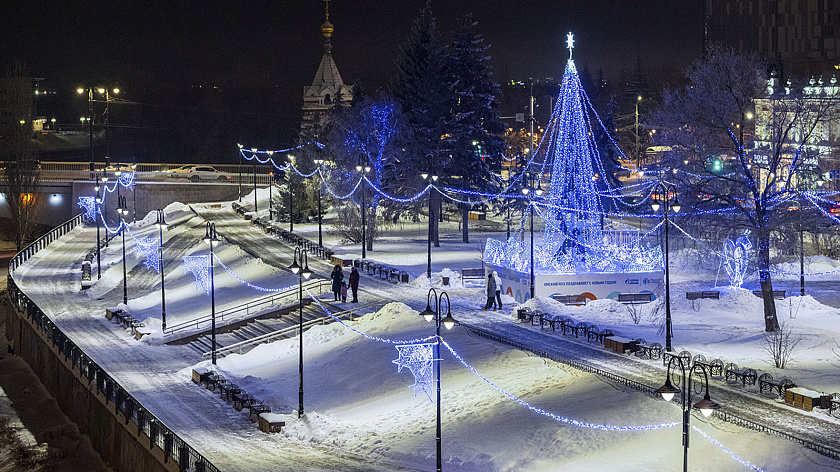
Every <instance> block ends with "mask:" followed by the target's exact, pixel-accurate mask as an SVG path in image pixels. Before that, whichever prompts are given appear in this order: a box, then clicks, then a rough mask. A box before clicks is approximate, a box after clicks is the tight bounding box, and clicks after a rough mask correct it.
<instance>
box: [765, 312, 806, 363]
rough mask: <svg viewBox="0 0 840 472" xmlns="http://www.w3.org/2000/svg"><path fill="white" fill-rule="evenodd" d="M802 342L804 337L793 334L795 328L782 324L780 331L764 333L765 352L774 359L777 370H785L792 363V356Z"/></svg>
mask: <svg viewBox="0 0 840 472" xmlns="http://www.w3.org/2000/svg"><path fill="white" fill-rule="evenodd" d="M801 341H802V336H801V335H798V334H793V326H792V325H791V324H790V323H784V322H782V323H781V324H779V329H777V330H775V331H769V332H765V333H764V345H763V346H762V347H763V348H764V351H765V352H766V353H767V354H769V355H770V357H771V358H772V359H773V365H775V366H776V368H777V369H784V368H785V366H787V363H788V361H790V355H791V354H792V353H793V350H794V349H796V346H797V345H798V344H799V343H800V342H801Z"/></svg>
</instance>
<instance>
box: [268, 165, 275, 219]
mask: <svg viewBox="0 0 840 472" xmlns="http://www.w3.org/2000/svg"><path fill="white" fill-rule="evenodd" d="M272 187H274V171H271V170H270V171H268V221H274V202H273V199H274V196H273V195H272Z"/></svg>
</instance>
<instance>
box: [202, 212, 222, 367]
mask: <svg viewBox="0 0 840 472" xmlns="http://www.w3.org/2000/svg"><path fill="white" fill-rule="evenodd" d="M201 240H202V241H204V243H205V244H208V245H209V246H210V343H211V345H212V346H211V348H212V351H211V360H212V362H213V365H216V285H215V282H214V280H213V246H215V245H217V244H219V241H221V240H220V239H219V237H218V234H217V233H216V225H215V224H213V223H211V222H209V221H208V222H207V226H206V228H205V230H204V237H203V238H201Z"/></svg>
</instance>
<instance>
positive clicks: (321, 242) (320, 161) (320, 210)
mask: <svg viewBox="0 0 840 472" xmlns="http://www.w3.org/2000/svg"><path fill="white" fill-rule="evenodd" d="M323 163H324V160H323V159H315V164H317V165H318V178H319V179H320V182H318V247H324V239H323V236H322V235H321V213H323V207H322V206H321V190H322V189H323V187H324V175H323V173H322V172H321V170H322V169H323V168H322V167H321V165H322V164H323Z"/></svg>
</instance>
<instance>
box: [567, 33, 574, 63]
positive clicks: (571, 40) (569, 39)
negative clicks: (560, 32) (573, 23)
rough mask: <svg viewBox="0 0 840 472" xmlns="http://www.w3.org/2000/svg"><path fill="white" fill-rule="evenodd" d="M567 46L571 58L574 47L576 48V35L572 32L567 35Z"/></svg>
mask: <svg viewBox="0 0 840 472" xmlns="http://www.w3.org/2000/svg"><path fill="white" fill-rule="evenodd" d="M566 48H567V49H568V50H569V59H571V58H572V49H574V48H575V35H573V34H572V33H569V34H567V35H566Z"/></svg>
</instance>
